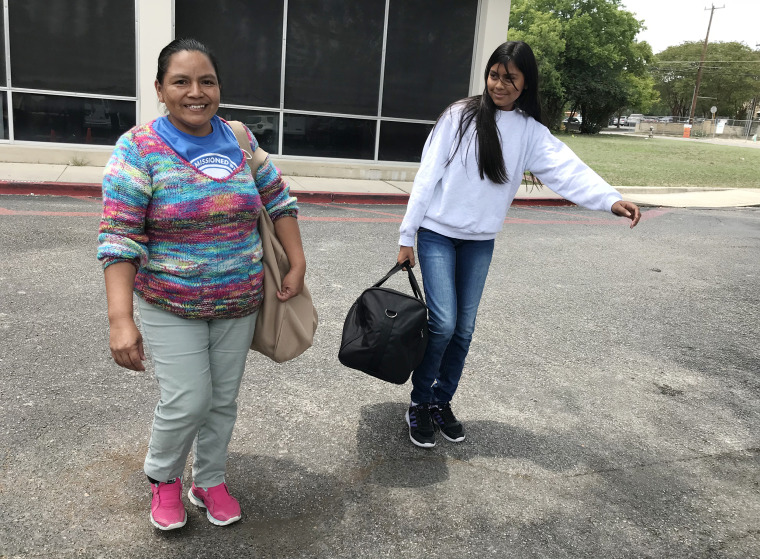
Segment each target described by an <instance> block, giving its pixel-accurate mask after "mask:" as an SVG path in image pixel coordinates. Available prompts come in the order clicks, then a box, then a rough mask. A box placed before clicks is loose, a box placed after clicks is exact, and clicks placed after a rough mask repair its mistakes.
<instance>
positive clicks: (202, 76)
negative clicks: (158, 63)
mask: <svg viewBox="0 0 760 559" xmlns="http://www.w3.org/2000/svg"><path fill="white" fill-rule="evenodd" d="M155 85H156V93H157V94H158V100H159V101H160V102H162V103H164V104H165V105H166V108H167V110H168V111H169V121H170V122H171V123H172V124H173V125H174V126H176V127H177V129H179V130H181V131H182V132H185V133H187V134H192V135H193V136H207V135H208V134H210V133H211V128H212V127H211V122H210V121H211V117H213V116H214V115H215V114H216V111H217V109H218V108H219V99H220V96H221V92H220V89H219V81H218V80H217V78H216V72H215V71H214V66H213V64H211V60H209V58H208V57H207V56H206V55H205V54H203V53H202V52H198V51H190V50H183V51H180V52H176V53H174V54H173V55H172V56H171V58H170V59H169V66H168V68H167V69H166V74H164V81H163V83H159V82H158V80H156V83H155Z"/></svg>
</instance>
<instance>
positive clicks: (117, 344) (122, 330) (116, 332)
mask: <svg viewBox="0 0 760 559" xmlns="http://www.w3.org/2000/svg"><path fill="white" fill-rule="evenodd" d="M110 346H111V355H112V356H113V360H114V361H116V364H117V365H119V366H121V367H124V368H126V369H132V370H133V371H144V370H145V365H143V361H144V360H145V350H144V349H143V338H142V334H140V330H138V329H137V325H135V321H134V320H133V319H132V318H131V317H130V318H123V319H119V320H115V321H111V334H110Z"/></svg>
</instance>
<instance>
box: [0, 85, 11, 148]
mask: <svg viewBox="0 0 760 559" xmlns="http://www.w3.org/2000/svg"><path fill="white" fill-rule="evenodd" d="M0 97H2V106H3V119H2V121H1V122H0V127H1V129H0V140H7V139H8V138H9V135H8V94H7V93H6V92H5V91H3V92H0Z"/></svg>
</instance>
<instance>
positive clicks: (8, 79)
mask: <svg viewBox="0 0 760 559" xmlns="http://www.w3.org/2000/svg"><path fill="white" fill-rule="evenodd" d="M8 2H9V0H3V7H2V10H3V40H4V43H5V85H4V86H0V92H3V93H5V99H6V104H7V106H6V107H7V110H8V139H6V140H0V144H19V145H27V144H31V145H48V143H47V142H32V141H28V140H23V141H17V140H16V127H15V122H14V119H13V94H14V93H32V94H36V95H57V96H59V97H76V98H79V99H105V100H110V101H131V102H134V103H135V123H137V118H138V115H139V114H140V107H141V105H140V103H141V101H140V96H139V91H140V34H139V33H140V26H139V20H140V2H139V0H134V7H135V11H134V13H135V21H134V25H135V94H134V96H129V95H103V94H98V93H84V92H76V91H60V90H55V89H35V88H27V87H13V80H12V76H11V36H10V18H9V8H8ZM173 8H174V1H173V0H172V9H173ZM172 15H173V14H172ZM173 23H174V22H173V20H172V24H173ZM66 147H71V148H77V147H87V148H92V147H93V146H91V145H90V144H76V143H71V144H69V143H67V144H66ZM95 147H98V148H102V147H109V146H100V145H99V146H95Z"/></svg>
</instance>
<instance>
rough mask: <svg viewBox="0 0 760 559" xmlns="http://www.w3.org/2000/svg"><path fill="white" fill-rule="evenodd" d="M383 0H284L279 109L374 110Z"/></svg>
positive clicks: (374, 112) (383, 14)
mask: <svg viewBox="0 0 760 559" xmlns="http://www.w3.org/2000/svg"><path fill="white" fill-rule="evenodd" d="M384 20H385V2H380V1H378V0H352V1H351V2H346V1H345V0H321V1H320V2H314V0H289V2H288V36H287V48H286V55H285V56H286V61H285V108H287V109H298V110H306V111H322V112H331V113H345V114H361V115H376V114H377V103H378V95H379V88H380V63H381V57H382V42H383V22H384Z"/></svg>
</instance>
